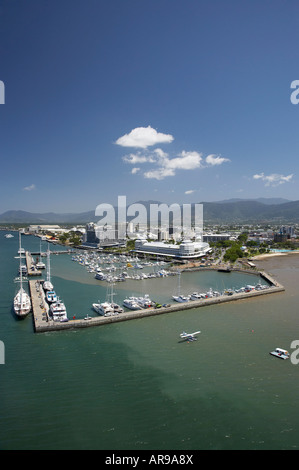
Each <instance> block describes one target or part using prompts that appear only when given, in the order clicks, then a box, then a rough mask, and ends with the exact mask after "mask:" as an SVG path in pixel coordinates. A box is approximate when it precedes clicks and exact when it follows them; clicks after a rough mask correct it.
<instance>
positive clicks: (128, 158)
mask: <svg viewBox="0 0 299 470" xmlns="http://www.w3.org/2000/svg"><path fill="white" fill-rule="evenodd" d="M123 161H124V162H126V163H131V164H132V165H134V164H135V163H145V162H147V161H148V158H147V157H146V156H145V155H141V154H134V153H130V155H125V156H124V157H123Z"/></svg>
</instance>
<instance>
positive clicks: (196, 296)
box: [190, 292, 204, 300]
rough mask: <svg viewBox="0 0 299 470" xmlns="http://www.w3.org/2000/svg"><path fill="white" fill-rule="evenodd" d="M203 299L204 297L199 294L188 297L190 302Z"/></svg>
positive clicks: (194, 293)
mask: <svg viewBox="0 0 299 470" xmlns="http://www.w3.org/2000/svg"><path fill="white" fill-rule="evenodd" d="M203 297H204V295H203V294H200V293H199V292H193V294H191V295H190V299H191V300H201V299H202V298H203Z"/></svg>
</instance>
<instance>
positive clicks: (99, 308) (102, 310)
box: [92, 283, 124, 317]
mask: <svg viewBox="0 0 299 470" xmlns="http://www.w3.org/2000/svg"><path fill="white" fill-rule="evenodd" d="M107 289H108V290H109V292H108V294H107V300H106V302H100V301H99V303H94V304H92V307H93V309H94V310H95V311H96V312H97V313H99V314H100V315H104V316H106V317H107V316H111V315H117V314H118V313H123V311H124V309H123V308H122V307H120V305H118V304H116V303H115V302H113V296H114V295H115V294H114V293H113V283H111V284H110V286H109V287H108V288H107Z"/></svg>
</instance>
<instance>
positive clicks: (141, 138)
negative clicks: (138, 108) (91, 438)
mask: <svg viewBox="0 0 299 470" xmlns="http://www.w3.org/2000/svg"><path fill="white" fill-rule="evenodd" d="M173 140H174V138H173V136H172V135H170V134H162V133H159V132H157V131H156V130H155V129H153V128H152V127H150V126H148V127H136V128H135V129H133V130H132V131H131V132H130V133H129V134H125V135H123V136H122V137H120V138H119V139H117V141H116V144H117V145H121V146H123V147H137V148H142V149H143V150H141V151H136V152H134V153H130V154H129V155H125V156H124V157H122V158H123V161H124V162H126V163H129V164H131V165H136V167H135V168H133V169H132V170H131V173H132V174H136V173H137V172H138V171H140V168H139V165H140V164H148V163H152V164H154V167H153V168H149V169H146V171H144V172H143V176H144V177H145V178H147V179H157V180H163V179H164V178H166V177H167V176H174V175H175V174H176V172H177V171H178V170H196V169H199V168H200V169H202V168H205V167H207V166H219V165H221V164H222V163H224V162H228V161H230V160H229V159H228V158H223V157H221V156H219V155H213V154H211V155H208V156H207V157H206V158H205V159H204V158H203V154H202V153H199V152H196V151H186V150H183V151H182V152H181V153H179V154H177V155H176V156H175V157H173V158H170V156H169V154H168V153H166V152H164V150H162V149H161V148H155V149H151V150H149V149H148V147H150V146H152V145H156V144H160V143H170V142H172V141H173ZM137 165H138V167H137Z"/></svg>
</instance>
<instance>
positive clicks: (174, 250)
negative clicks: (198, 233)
mask: <svg viewBox="0 0 299 470" xmlns="http://www.w3.org/2000/svg"><path fill="white" fill-rule="evenodd" d="M134 251H135V253H140V254H148V255H158V256H170V257H172V258H177V259H196V258H201V257H203V256H205V255H207V254H208V253H209V252H211V248H210V245H209V244H208V243H205V242H202V241H195V242H192V241H191V240H183V241H182V243H180V244H179V245H176V244H173V243H165V242H161V241H155V242H148V241H147V240H146V239H144V238H139V239H138V240H136V241H135V250H134Z"/></svg>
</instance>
